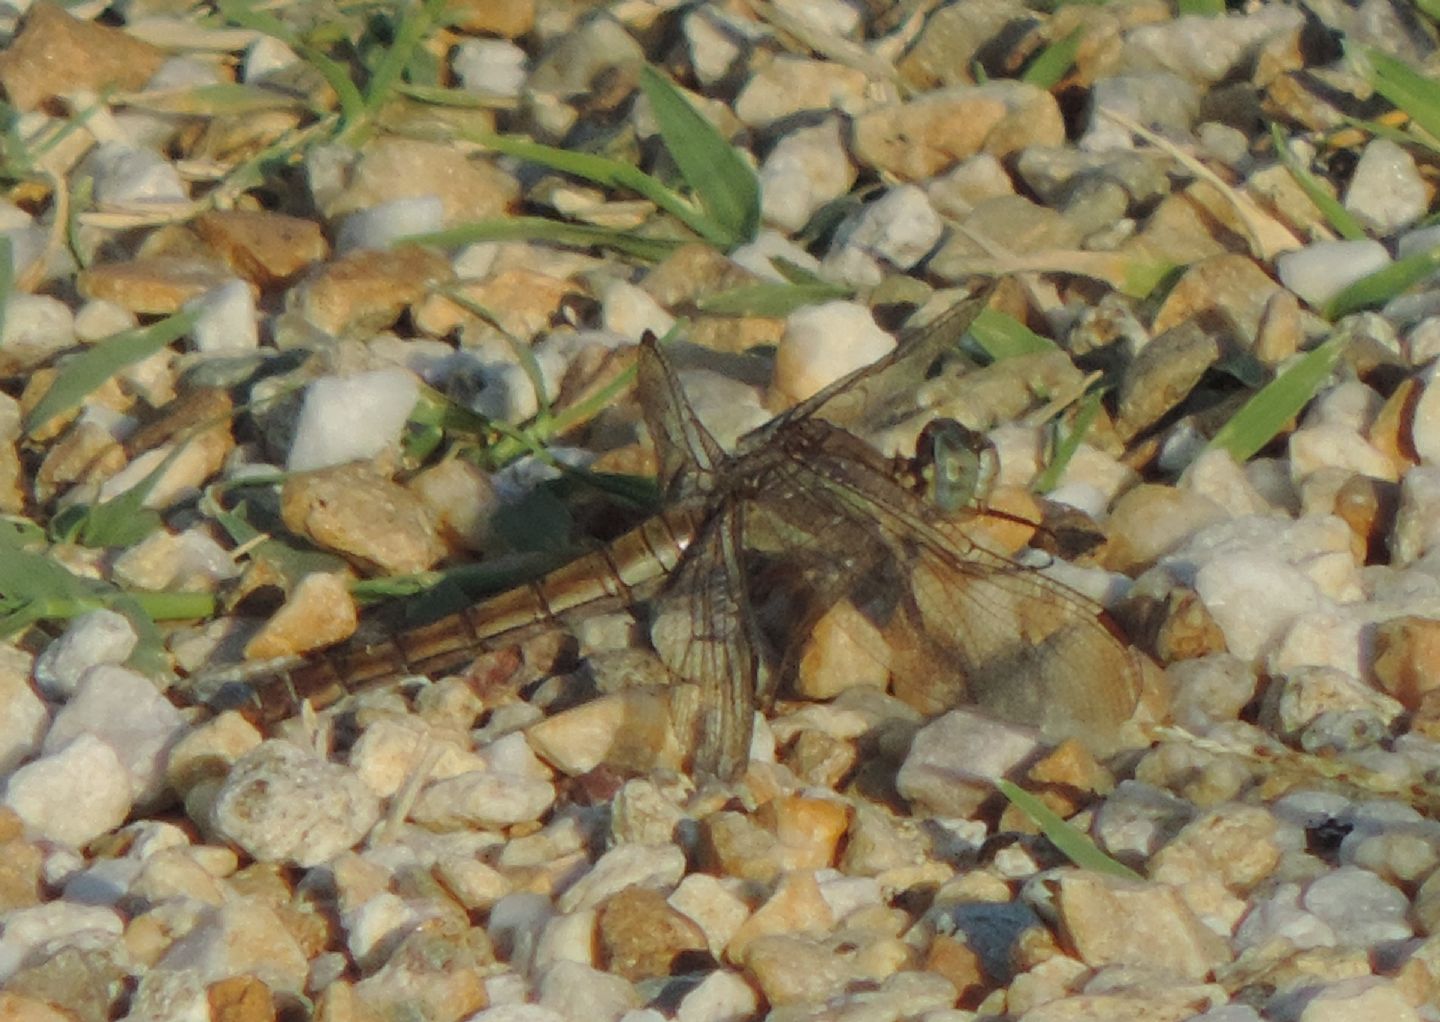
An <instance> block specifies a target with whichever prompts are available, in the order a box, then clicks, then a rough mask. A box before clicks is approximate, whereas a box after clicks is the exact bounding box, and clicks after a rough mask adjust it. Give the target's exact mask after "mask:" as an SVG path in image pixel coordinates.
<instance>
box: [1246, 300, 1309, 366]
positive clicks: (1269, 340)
mask: <svg viewBox="0 0 1440 1022" xmlns="http://www.w3.org/2000/svg"><path fill="white" fill-rule="evenodd" d="M1304 336H1305V335H1304V330H1303V328H1302V325H1301V321H1300V299H1298V298H1296V297H1295V295H1294V294H1292V293H1291V292H1289V291H1286V290H1284V289H1283V288H1282V289H1280V290H1278V291H1275V292H1273V293H1272V294H1271V295H1270V297H1269V298H1268V299H1266V301H1265V311H1264V312H1262V313H1261V314H1260V324H1259V327H1258V329H1257V330H1256V333H1255V347H1254V349H1253V350H1254V353H1255V357H1256V358H1258V359H1259V360H1260V361H1261V362H1264V363H1265V364H1266V365H1268V366H1278V365H1279V364H1280V363H1281V362H1283V361H1285V360H1286V359H1287V358H1289V357H1290V356H1291V355H1293V354H1295V352H1297V351H1299V350H1300V342H1301V341H1302V340H1303V339H1304Z"/></svg>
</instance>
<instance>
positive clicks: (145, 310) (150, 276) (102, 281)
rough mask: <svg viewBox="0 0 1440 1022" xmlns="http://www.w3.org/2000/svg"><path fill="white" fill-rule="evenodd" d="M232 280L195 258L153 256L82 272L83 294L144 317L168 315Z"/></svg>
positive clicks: (100, 266) (81, 284) (107, 264)
mask: <svg viewBox="0 0 1440 1022" xmlns="http://www.w3.org/2000/svg"><path fill="white" fill-rule="evenodd" d="M232 279H234V278H232V277H231V276H230V275H229V274H228V273H227V272H226V271H225V270H224V269H223V268H222V267H220V266H217V265H213V264H211V263H207V262H203V261H200V260H197V259H194V258H183V257H181V256H153V257H151V258H142V259H133V260H130V261H129V262H119V263H103V264H101V265H99V266H92V267H90V268H89V269H88V270H83V271H81V273H80V275H79V277H78V278H77V279H76V287H77V288H78V289H79V291H80V294H81V295H83V296H84V297H85V298H89V299H92V300H100V299H103V300H105V301H110V302H114V303H115V304H116V305H118V306H120V307H121V308H123V309H128V310H129V311H130V312H133V313H136V314H138V315H142V316H168V315H170V314H171V313H175V312H179V311H180V310H181V308H183V307H184V305H185V303H186V302H188V301H190V300H191V299H194V298H199V297H200V296H201V295H203V294H205V292H207V291H210V290H212V289H214V288H217V287H221V286H223V285H224V284H226V283H228V282H229V281H230V280H232Z"/></svg>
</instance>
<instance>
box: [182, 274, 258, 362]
mask: <svg viewBox="0 0 1440 1022" xmlns="http://www.w3.org/2000/svg"><path fill="white" fill-rule="evenodd" d="M187 307H188V308H190V309H192V310H195V311H197V312H199V318H198V319H197V320H196V322H195V327H194V329H193V330H192V331H191V332H190V335H191V338H192V339H193V340H194V342H195V350H196V351H201V352H205V353H206V354H216V353H222V354H227V355H235V354H239V353H241V352H246V351H253V350H255V349H256V348H258V347H259V346H260V331H259V327H258V320H257V318H256V311H255V295H254V294H253V293H252V292H251V290H250V287H249V285H247V284H246V283H245V282H244V281H243V280H232V281H230V282H228V283H225V284H221V285H220V286H219V287H217V288H213V289H211V290H209V291H206V292H205V293H204V294H203V295H201V296H200V297H199V298H195V299H192V300H191V302H190V303H189V304H188V306H187Z"/></svg>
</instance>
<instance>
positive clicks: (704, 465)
mask: <svg viewBox="0 0 1440 1022" xmlns="http://www.w3.org/2000/svg"><path fill="white" fill-rule="evenodd" d="M636 378H637V383H638V386H639V393H640V406H641V410H642V411H643V412H644V414H645V426H646V428H648V429H649V430H650V437H651V439H652V440H653V441H654V443H655V454H656V457H657V458H658V460H659V462H660V487H661V490H662V491H663V492H664V494H665V498H666V500H667V501H676V500H684V499H686V498H687V497H693V496H695V495H697V494H704V493H708V492H710V491H711V490H712V489H713V488H714V485H715V478H716V474H717V472H718V471H719V469H720V466H721V465H722V464H723V463H724V461H725V453H724V451H722V450H721V448H720V445H719V444H718V443H716V441H715V438H714V437H713V436H711V435H710V431H709V430H707V429H706V428H705V426H704V424H703V423H702V422H701V421H700V419H699V417H698V416H696V414H695V409H694V407H693V406H692V405H691V404H690V399H689V398H688V397H686V396H685V390H684V388H683V387H681V386H680V377H679V375H678V374H677V373H676V372H675V367H674V366H673V365H671V363H670V360H669V359H668V358H667V357H666V356H665V352H664V351H663V350H661V348H660V344H659V342H657V341H656V340H655V338H654V336H653V335H650V334H646V335H645V337H644V339H643V340H641V342H640V354H639V362H638V365H637V368H636Z"/></svg>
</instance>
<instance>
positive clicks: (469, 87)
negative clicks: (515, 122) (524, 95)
mask: <svg viewBox="0 0 1440 1022" xmlns="http://www.w3.org/2000/svg"><path fill="white" fill-rule="evenodd" d="M526 63H527V58H526V56H525V51H524V50H522V49H521V48H520V47H518V46H516V45H515V44H514V43H512V42H511V41H510V40H508V39H467V40H465V41H464V42H462V43H461V44H460V45H459V46H457V47H455V52H454V53H453V54H452V55H451V57H450V68H451V70H452V71H453V72H454V73H455V75H456V76H457V77H458V78H459V79H460V87H461V88H463V89H464V90H465V91H466V92H478V93H480V94H481V95H487V96H519V95H520V93H521V91H522V90H523V89H524V88H525V78H526V76H527V75H528V74H529V71H528V69H527V68H526Z"/></svg>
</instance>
